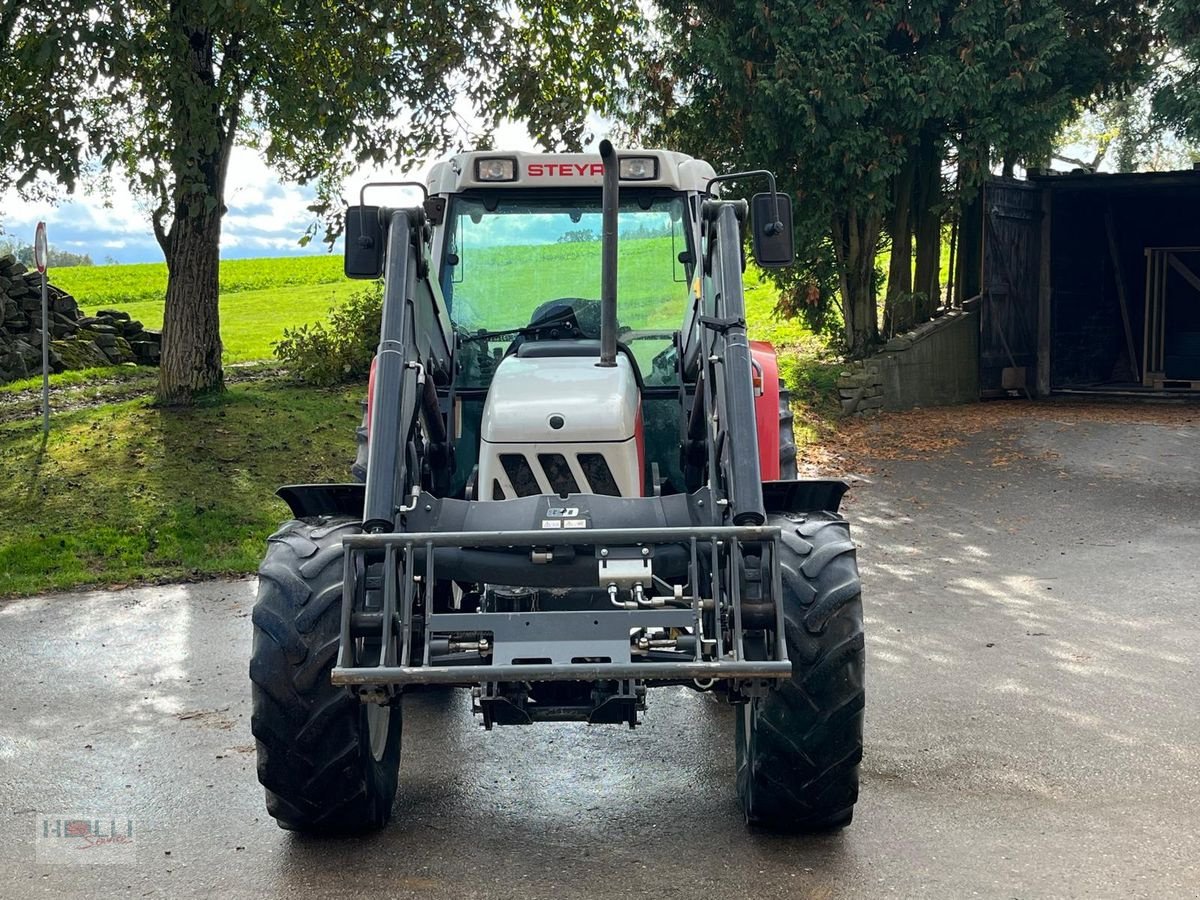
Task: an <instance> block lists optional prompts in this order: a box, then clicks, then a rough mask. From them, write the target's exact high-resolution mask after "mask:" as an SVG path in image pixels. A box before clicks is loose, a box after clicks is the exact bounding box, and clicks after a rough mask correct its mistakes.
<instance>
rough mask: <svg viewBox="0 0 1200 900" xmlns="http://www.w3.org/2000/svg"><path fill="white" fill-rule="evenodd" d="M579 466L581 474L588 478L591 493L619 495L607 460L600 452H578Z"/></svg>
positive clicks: (618, 489)
mask: <svg viewBox="0 0 1200 900" xmlns="http://www.w3.org/2000/svg"><path fill="white" fill-rule="evenodd" d="M579 468H581V469H583V475H584V477H585V478H586V479H587V480H588V485H589V486H590V487H591V489H592V493H593V494H607V495H608V496H610V497H620V496H621V491H620V488H618V487H617V480H616V479H615V478H613V474H612V470H611V469H610V468H609V467H608V461H607V460H606V459H605V458H604V456H603V455H602V454H600V453H580V454H579Z"/></svg>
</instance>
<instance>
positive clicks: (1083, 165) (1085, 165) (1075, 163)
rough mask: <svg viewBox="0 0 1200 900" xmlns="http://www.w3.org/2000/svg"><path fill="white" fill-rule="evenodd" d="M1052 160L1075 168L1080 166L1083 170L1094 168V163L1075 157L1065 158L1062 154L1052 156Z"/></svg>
mask: <svg viewBox="0 0 1200 900" xmlns="http://www.w3.org/2000/svg"><path fill="white" fill-rule="evenodd" d="M1051 159H1057V160H1058V161H1059V162H1065V163H1070V164H1071V165H1073V166H1078V167H1079V168H1081V169H1091V168H1093V166H1092V163H1089V162H1084V161H1083V160H1082V159H1076V158H1075V157H1073V156H1063V155H1062V154H1061V153H1053V154H1051Z"/></svg>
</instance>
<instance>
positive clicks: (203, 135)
mask: <svg viewBox="0 0 1200 900" xmlns="http://www.w3.org/2000/svg"><path fill="white" fill-rule="evenodd" d="M170 8H171V19H172V22H173V23H174V24H175V26H176V27H175V29H174V30H173V31H172V32H171V37H172V39H173V41H174V44H173V47H172V50H173V54H174V55H173V56H172V57H171V63H172V66H173V70H172V73H171V75H172V77H173V78H175V79H178V80H179V81H180V82H181V83H182V84H185V85H186V86H187V88H188V90H187V91H185V92H183V96H182V99H181V98H180V97H178V96H176V95H175V94H174V93H172V94H170V95H169V97H168V99H169V102H171V103H172V109H171V118H172V121H173V123H174V125H173V133H172V135H171V138H172V142H173V145H174V148H175V152H174V154H173V156H172V165H171V180H170V183H164V184H163V185H162V193H161V196H160V198H159V205H158V207H157V208H156V209H155V210H154V214H153V218H152V221H153V225H154V236H155V237H156V238H157V239H158V243H159V246H160V247H162V251H163V255H164V256H166V258H167V299H166V307H165V309H164V310H163V340H162V359H161V361H160V363H159V366H160V368H159V372H158V392H157V399H158V402H159V403H160V404H163V405H181V404H187V403H191V401H192V399H193V398H194V397H195V396H196V395H197V394H203V393H208V392H211V391H220V390H222V389H223V388H224V375H223V373H222V371H221V329H220V320H219V316H218V312H217V300H218V296H219V283H218V275H219V273H220V266H221V217H222V216H223V215H224V214H225V179H226V175H227V174H228V171H229V155H230V153H231V151H232V150H233V144H234V138H235V136H236V135H237V129H238V121H239V114H240V110H241V101H242V94H243V91H244V87H239V88H237V89H234V90H232V91H229V92H226V91H225V89H224V88H223V87H222V86H221V85H220V84H219V83H218V79H217V67H216V62H215V44H214V38H213V34H212V31H211V30H210V29H209V28H208V26H207V24H206V21H207V19H206V11H205V8H204V6H203V4H199V3H196V2H193V0H171V3H170ZM223 52H224V53H225V54H226V57H228V56H229V55H230V54H234V53H236V52H237V42H236V41H235V40H230V41H227V42H226V44H225V47H224V51H223ZM223 104H224V105H223ZM168 214H169V215H170V217H171V227H170V229H169V230H167V229H166V228H165V227H164V224H163V220H164V218H166V217H167V215H168Z"/></svg>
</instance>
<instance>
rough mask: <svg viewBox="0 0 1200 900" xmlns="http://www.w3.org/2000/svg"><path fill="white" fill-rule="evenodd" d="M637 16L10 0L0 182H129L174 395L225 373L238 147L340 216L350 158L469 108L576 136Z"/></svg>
mask: <svg viewBox="0 0 1200 900" xmlns="http://www.w3.org/2000/svg"><path fill="white" fill-rule="evenodd" d="M636 18H637V11H636V8H635V7H632V6H630V5H624V4H617V5H602V4H591V3H587V2H584V0H554V2H538V0H457V2H453V3H441V2H419V3H394V2H384V0H362V2H356V3H344V2H341V0H306V2H280V0H173V2H170V3H160V2H149V0H134V2H125V0H122V2H113V0H105V2H94V0H52V2H51V3H50V5H49V6H48V7H47V6H45V5H42V6H34V5H31V4H25V3H15V2H8V3H5V4H4V6H3V7H2V8H0V71H2V72H4V77H5V90H4V92H3V100H2V101H0V102H2V103H3V106H2V107H0V191H2V190H4V189H5V188H7V187H9V186H11V185H15V186H16V187H17V188H18V190H19V191H20V192H21V193H23V194H24V195H26V196H31V195H38V194H43V193H47V192H50V191H51V189H52V185H51V184H48V183H46V182H44V181H42V180H40V179H42V178H48V179H49V180H50V181H51V182H54V181H57V182H59V183H61V184H63V185H65V186H66V187H67V188H68V189H72V190H73V189H74V187H75V185H76V183H77V182H78V181H79V180H80V179H81V178H82V177H84V176H85V175H99V177H100V178H101V179H103V178H107V177H109V176H111V175H114V174H115V175H117V176H119V177H121V178H123V179H124V180H126V181H127V182H128V183H129V184H130V186H131V187H132V189H133V190H134V191H135V193H136V194H137V195H138V196H139V198H140V199H142V200H143V202H144V203H145V204H146V206H147V207H148V209H149V210H150V218H151V224H152V226H153V228H154V233H155V237H156V238H157V239H158V243H159V245H160V246H161V248H162V250H163V254H164V256H165V257H166V259H167V262H168V264H170V267H171V268H170V271H171V282H172V285H173V287H172V288H171V289H170V290H168V305H167V309H166V312H165V317H166V321H167V322H168V323H173V324H169V325H168V327H167V328H166V329H165V334H164V343H163V365H162V368H161V370H160V372H161V375H162V378H161V381H160V386H159V399H160V400H161V401H163V402H164V403H171V404H175V403H186V402H188V400H189V399H190V397H191V396H192V395H193V394H195V393H203V392H204V391H205V390H210V389H218V388H219V387H220V385H221V380H222V379H221V369H220V365H219V355H218V353H217V352H216V351H217V350H218V347H219V336H218V334H217V329H216V323H217V319H218V316H217V309H216V307H217V288H216V286H215V284H214V281H213V278H212V273H213V272H214V271H215V269H216V262H217V253H218V246H219V234H220V219H221V216H222V215H223V214H224V211H225V201H226V197H225V182H226V174H227V172H228V168H229V164H230V154H231V152H232V149H233V147H234V146H235V145H236V144H238V143H243V144H250V145H252V146H254V147H256V148H257V149H258V150H259V151H260V152H261V154H262V155H263V157H264V158H265V159H266V161H267V163H268V164H269V165H270V166H272V167H273V168H274V169H275V170H276V171H277V172H279V173H280V174H281V175H282V176H283V177H284V178H287V179H289V180H292V181H297V182H300V183H309V182H313V181H315V182H317V188H318V199H317V202H316V203H315V204H314V206H313V210H314V212H321V213H326V214H331V227H332V228H333V229H334V230H336V229H337V228H338V223H339V221H340V215H339V214H337V212H335V211H338V210H340V207H341V200H340V191H341V186H342V183H343V181H344V180H345V178H346V177H347V176H348V174H349V173H350V172H352V171H354V170H355V169H356V168H357V167H359V166H361V165H364V164H365V165H371V166H376V167H380V166H383V165H384V164H387V163H389V162H391V163H393V164H400V165H401V166H402V167H403V168H405V169H407V168H409V167H410V166H411V165H412V164H413V163H414V161H416V160H419V159H421V158H423V157H427V156H429V155H430V154H432V153H434V152H438V151H442V150H445V149H447V148H448V147H450V146H452V145H453V144H454V143H455V142H456V141H457V140H462V139H463V138H465V137H467V135H465V134H464V131H465V129H464V127H463V124H462V123H463V120H462V118H461V115H460V112H459V110H460V109H461V108H462V107H463V105H464V104H466V105H469V106H470V107H472V108H473V109H474V110H475V111H476V112H477V113H478V114H479V115H481V116H482V117H483V119H484V121H485V123H487V126H488V127H487V133H485V134H484V135H482V136H478V137H479V140H481V141H483V142H486V141H487V140H488V134H490V131H491V130H492V127H493V126H494V125H495V124H496V123H498V122H499V121H500V120H501V119H503V118H507V117H511V118H518V119H519V118H523V117H524V118H527V119H528V120H529V122H530V127H531V129H532V131H533V133H534V134H536V135H537V136H538V137H539V138H540V139H541V140H543V141H544V142H545V143H548V144H577V143H579V141H580V139H581V138H582V135H583V131H584V122H585V119H586V115H587V113H588V112H589V110H590V109H592V108H594V107H597V106H602V105H603V104H604V102H605V101H606V98H607V95H608V93H609V91H610V86H611V85H612V84H614V83H615V82H616V80H617V77H618V76H619V75H620V73H621V69H622V66H623V65H624V63H625V62H626V61H627V59H628V44H629V37H628V35H629V34H630V33H631V29H630V27H629V26H630V24H631V23H633V22H634V21H636ZM472 137H475V136H472ZM316 228H317V226H316V224H315V223H314V225H313V227H312V229H310V232H309V235H306V237H310V236H311V234H312V233H314V232H315V230H316Z"/></svg>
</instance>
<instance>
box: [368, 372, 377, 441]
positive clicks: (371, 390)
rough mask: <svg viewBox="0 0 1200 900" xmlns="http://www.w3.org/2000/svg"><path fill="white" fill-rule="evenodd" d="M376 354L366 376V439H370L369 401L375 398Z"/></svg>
mask: <svg viewBox="0 0 1200 900" xmlns="http://www.w3.org/2000/svg"><path fill="white" fill-rule="evenodd" d="M377 362H379V357H378V356H372V357H371V374H370V375H368V376H367V440H368V441H369V440H371V401H372V400H373V399H374V398H375V363H377Z"/></svg>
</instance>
